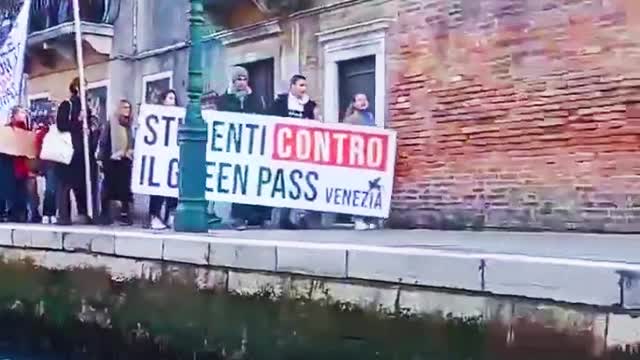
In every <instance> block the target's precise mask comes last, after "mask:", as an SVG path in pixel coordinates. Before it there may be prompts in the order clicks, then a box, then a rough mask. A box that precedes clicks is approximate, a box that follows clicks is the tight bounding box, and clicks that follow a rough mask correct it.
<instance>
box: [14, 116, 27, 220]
mask: <svg viewBox="0 0 640 360" xmlns="http://www.w3.org/2000/svg"><path fill="white" fill-rule="evenodd" d="M9 126H10V127H11V128H14V129H21V130H28V129H29V120H28V116H27V111H26V109H25V108H23V107H22V106H14V107H13V108H12V109H11V118H10V120H9ZM12 158H13V181H14V183H13V187H12V190H13V193H12V194H11V196H10V197H9V221H11V222H26V221H27V205H28V204H29V193H28V181H29V178H30V176H31V171H30V169H29V160H28V159H27V158H26V157H24V156H13V157H12Z"/></svg>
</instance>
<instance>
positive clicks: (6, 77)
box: [0, 0, 31, 123]
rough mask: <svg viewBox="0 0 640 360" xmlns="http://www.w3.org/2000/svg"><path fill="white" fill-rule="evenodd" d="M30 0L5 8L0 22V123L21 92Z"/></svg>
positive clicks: (16, 103) (3, 120) (8, 113)
mask: <svg viewBox="0 0 640 360" xmlns="http://www.w3.org/2000/svg"><path fill="white" fill-rule="evenodd" d="M30 9H31V0H24V2H23V3H22V7H21V8H19V9H7V12H6V15H8V16H6V17H5V18H4V19H3V20H0V21H2V23H0V122H2V123H4V122H6V120H7V119H8V118H9V115H10V111H11V107H13V106H15V105H18V103H19V102H20V97H21V95H22V94H21V92H22V87H21V85H22V73H23V71H24V56H25V48H26V46H27V31H28V28H29V10H30Z"/></svg>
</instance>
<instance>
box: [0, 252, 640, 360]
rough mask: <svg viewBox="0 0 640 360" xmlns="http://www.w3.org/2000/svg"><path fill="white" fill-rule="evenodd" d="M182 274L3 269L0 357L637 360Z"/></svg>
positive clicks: (557, 336) (544, 334)
mask: <svg viewBox="0 0 640 360" xmlns="http://www.w3.org/2000/svg"><path fill="white" fill-rule="evenodd" d="M195 289H196V287H195V286H194V284H193V283H192V282H190V281H189V280H188V277H187V280H185V277H184V276H181V277H179V279H177V277H172V276H166V277H163V279H161V280H160V281H156V282H149V281H135V282H127V283H116V282H113V281H111V279H110V278H109V276H108V275H107V274H106V273H104V272H101V271H92V270H78V271H48V270H43V269H38V268H35V267H33V266H31V265H29V264H9V265H0V305H2V310H1V311H0V359H2V357H3V356H4V357H5V358H7V359H12V360H26V359H34V360H35V359H38V360H48V359H51V360H57V359H105V360H106V359H109V360H111V359H185V360H186V359H189V360H194V359H236V360H239V359H260V360H280V359H282V360H289V359H291V360H293V359H308V360H314V359H318V360H320V359H336V360H340V359H345V360H346V359H349V360H359V359H362V360H365V359H390V360H423V359H424V360H427V359H429V360H439V359H447V360H456V359H460V360H476V359H518V360H526V359H531V360H534V359H535V360H541V359H542V360H554V359H558V360H561V359H562V360H567V359H576V360H578V359H580V360H585V359H586V360H588V359H594V360H595V359H640V356H638V355H637V354H636V355H632V354H625V353H623V352H619V353H610V354H606V355H605V356H600V357H595V356H594V355H593V351H592V349H593V348H594V346H593V343H594V339H592V338H591V335H590V334H580V333H570V334H569V333H557V332H554V331H553V330H550V329H545V328H543V327H539V326H536V325H534V324H529V323H526V322H525V321H523V322H522V323H521V324H517V325H516V327H517V329H518V331H517V333H518V336H516V338H515V340H514V341H512V342H511V343H510V344H508V345H507V344H506V341H505V339H506V338H507V332H508V329H505V328H504V327H502V326H500V325H498V324H491V323H486V322H483V321H481V319H453V318H448V319H447V318H441V317H435V316H434V317H410V316H405V315H403V314H402V312H401V311H399V312H398V313H394V314H386V315H384V316H383V315H380V314H375V313H371V312H366V311H362V310H360V309H357V308H354V307H353V306H350V305H349V304H329V303H316V302H309V301H305V300H303V299H298V300H295V301H293V300H287V299H278V300H276V301H274V300H272V299H271V296H270V295H271V294H270V293H269V292H268V291H266V292H265V293H264V294H263V296H254V297H251V298H247V297H239V296H231V295H228V294H220V293H213V292H199V291H197V290H195Z"/></svg>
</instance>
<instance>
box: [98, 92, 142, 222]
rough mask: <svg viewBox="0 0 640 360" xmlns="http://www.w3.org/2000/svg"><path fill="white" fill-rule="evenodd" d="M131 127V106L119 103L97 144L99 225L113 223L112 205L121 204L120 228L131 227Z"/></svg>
mask: <svg viewBox="0 0 640 360" xmlns="http://www.w3.org/2000/svg"><path fill="white" fill-rule="evenodd" d="M132 124H133V117H132V106H131V103H130V102H129V101H127V100H120V106H119V108H118V111H117V112H116V114H114V116H113V117H112V118H111V120H110V121H108V122H107V123H105V124H104V126H103V128H102V131H101V136H100V141H99V144H98V156H97V158H98V161H100V162H101V163H102V170H103V174H104V183H103V187H102V191H101V208H102V213H101V216H100V224H102V225H110V224H112V223H113V217H112V214H111V208H112V207H111V205H112V204H111V203H112V202H114V201H117V202H119V203H120V216H119V218H118V220H119V222H120V224H121V225H125V226H129V225H132V224H133V221H132V218H131V213H130V203H131V201H132V199H133V194H132V192H131V170H132V167H133V131H132V129H131V126H132Z"/></svg>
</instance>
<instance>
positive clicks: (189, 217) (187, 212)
mask: <svg viewBox="0 0 640 360" xmlns="http://www.w3.org/2000/svg"><path fill="white" fill-rule="evenodd" d="M176 212H177V213H178V214H179V215H178V216H176V220H175V224H174V227H175V230H176V231H178V232H188V233H206V232H207V231H208V230H209V221H208V220H209V219H208V217H207V202H206V201H201V200H188V199H182V200H181V201H180V203H179V204H178V208H177V209H176Z"/></svg>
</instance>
